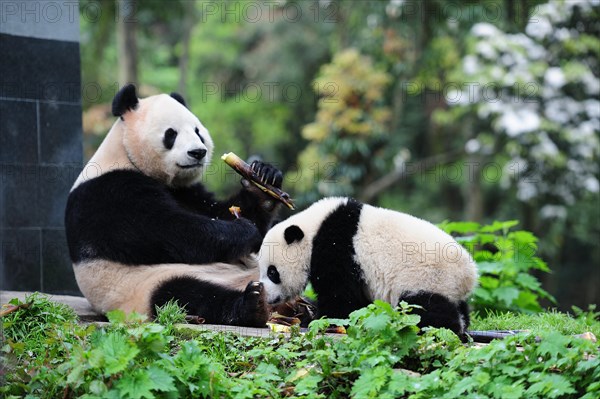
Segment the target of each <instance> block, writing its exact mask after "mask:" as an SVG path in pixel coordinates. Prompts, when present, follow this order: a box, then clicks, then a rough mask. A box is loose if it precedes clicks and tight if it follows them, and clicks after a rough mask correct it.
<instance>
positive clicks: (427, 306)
mask: <svg viewBox="0 0 600 399" xmlns="http://www.w3.org/2000/svg"><path fill="white" fill-rule="evenodd" d="M400 301H406V302H407V303H409V304H412V305H419V306H421V307H422V308H423V309H414V310H413V313H414V314H418V315H419V316H421V321H420V322H419V324H418V326H419V328H422V327H437V328H440V327H445V328H447V329H449V330H452V331H454V333H456V335H458V336H459V337H460V338H461V340H463V341H464V340H465V338H466V335H465V331H466V329H467V326H468V324H469V312H468V307H467V304H466V303H465V302H464V301H462V302H461V303H460V304H458V305H456V304H454V303H452V302H451V301H450V300H449V299H448V298H446V297H445V296H443V295H439V294H434V293H431V292H424V291H419V292H416V293H407V294H404V295H402V296H401V297H400ZM463 304H464V305H463Z"/></svg>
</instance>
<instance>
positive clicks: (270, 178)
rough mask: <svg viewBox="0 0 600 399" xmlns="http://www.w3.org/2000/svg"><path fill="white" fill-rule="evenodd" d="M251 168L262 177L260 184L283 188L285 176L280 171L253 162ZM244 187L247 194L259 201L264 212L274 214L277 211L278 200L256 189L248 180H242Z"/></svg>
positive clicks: (265, 164)
mask: <svg viewBox="0 0 600 399" xmlns="http://www.w3.org/2000/svg"><path fill="white" fill-rule="evenodd" d="M250 167H251V168H252V170H253V171H254V172H256V174H257V175H258V176H259V177H260V182H259V183H265V184H270V185H272V186H275V187H277V188H281V184H282V182H283V174H282V173H281V171H280V170H279V169H277V168H276V167H274V166H273V165H270V164H268V163H264V162H261V161H254V162H252V163H251V164H250ZM242 186H243V187H244V189H245V190H246V191H247V192H249V193H250V194H252V195H253V196H254V197H255V198H257V199H258V200H259V205H260V207H261V208H262V209H263V210H264V211H266V212H273V211H274V210H275V209H276V206H277V205H278V202H277V200H275V199H274V198H273V197H271V196H270V195H269V194H267V193H265V192H264V191H263V190H261V189H260V188H258V187H256V185H254V184H252V183H250V182H249V181H248V180H246V179H242Z"/></svg>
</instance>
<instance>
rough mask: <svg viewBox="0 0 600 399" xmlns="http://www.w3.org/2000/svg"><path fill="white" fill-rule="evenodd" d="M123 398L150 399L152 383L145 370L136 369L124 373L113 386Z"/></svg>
mask: <svg viewBox="0 0 600 399" xmlns="http://www.w3.org/2000/svg"><path fill="white" fill-rule="evenodd" d="M115 386H116V388H117V389H118V390H119V392H120V393H121V395H122V397H123V398H131V399H142V398H146V399H152V398H154V397H155V395H154V394H153V393H152V389H153V382H152V380H150V375H149V373H148V371H147V370H143V369H137V370H135V371H133V372H131V373H125V374H124V375H123V377H121V378H120V379H119V380H118V381H117V382H116V384H115Z"/></svg>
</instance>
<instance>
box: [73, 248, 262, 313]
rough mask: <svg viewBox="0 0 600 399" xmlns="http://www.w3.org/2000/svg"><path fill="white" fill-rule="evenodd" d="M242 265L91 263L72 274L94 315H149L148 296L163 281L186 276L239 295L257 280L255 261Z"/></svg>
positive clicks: (86, 263) (75, 269)
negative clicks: (226, 288)
mask: <svg viewBox="0 0 600 399" xmlns="http://www.w3.org/2000/svg"><path fill="white" fill-rule="evenodd" d="M244 263H245V265H246V266H245V267H242V266H240V265H232V264H227V263H213V264H208V265H185V264H163V265H151V266H128V265H123V264H120V263H116V262H111V261H106V260H94V261H89V262H82V263H79V264H75V265H73V270H74V272H75V279H76V280H77V284H78V285H79V289H80V290H81V292H82V293H83V295H84V296H85V297H86V298H87V300H88V301H89V302H90V304H91V305H92V307H93V308H94V309H95V310H96V311H98V312H101V313H106V312H107V311H110V310H113V309H121V310H123V311H125V312H126V313H129V312H133V311H135V312H137V313H142V314H146V315H150V314H151V308H150V306H151V304H150V298H151V295H152V293H153V292H154V290H155V288H156V287H157V286H158V285H159V284H160V283H162V282H163V281H165V280H168V279H170V278H173V277H180V276H188V277H194V278H197V279H198V280H201V281H207V282H211V283H213V284H218V285H221V286H224V287H228V288H231V289H236V290H240V291H241V290H243V289H244V288H245V287H246V285H247V284H248V282H250V281H252V280H258V277H259V273H258V268H257V267H256V262H255V260H254V259H247V260H245V262H244Z"/></svg>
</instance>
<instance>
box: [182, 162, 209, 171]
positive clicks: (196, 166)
mask: <svg viewBox="0 0 600 399" xmlns="http://www.w3.org/2000/svg"><path fill="white" fill-rule="evenodd" d="M202 165H203V164H202V162H199V163H193V164H190V165H180V164H177V166H179V167H180V168H181V169H194V168H199V167H201V166H202Z"/></svg>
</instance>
